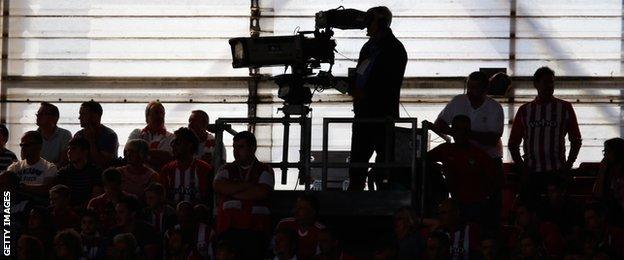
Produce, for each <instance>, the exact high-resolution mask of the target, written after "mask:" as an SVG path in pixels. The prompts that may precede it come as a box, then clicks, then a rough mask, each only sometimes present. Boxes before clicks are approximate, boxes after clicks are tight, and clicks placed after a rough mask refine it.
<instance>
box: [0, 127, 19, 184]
mask: <svg viewBox="0 0 624 260" xmlns="http://www.w3.org/2000/svg"><path fill="white" fill-rule="evenodd" d="M8 141H9V129H7V127H6V125H4V124H0V172H3V171H5V170H6V169H7V167H9V165H11V164H13V163H14V162H17V156H15V153H13V152H11V151H10V150H9V149H7V148H6V143H7V142H8Z"/></svg>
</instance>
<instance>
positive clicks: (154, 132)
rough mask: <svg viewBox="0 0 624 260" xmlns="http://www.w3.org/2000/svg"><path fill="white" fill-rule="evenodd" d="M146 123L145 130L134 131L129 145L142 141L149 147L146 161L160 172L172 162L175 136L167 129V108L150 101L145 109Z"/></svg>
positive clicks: (129, 138)
mask: <svg viewBox="0 0 624 260" xmlns="http://www.w3.org/2000/svg"><path fill="white" fill-rule="evenodd" d="M145 122H146V123H147V126H145V128H143V129H134V131H132V133H130V136H129V137H128V142H127V143H126V145H128V143H130V141H132V140H134V139H142V140H144V141H145V142H147V144H148V146H149V154H148V155H149V156H146V158H145V161H146V162H148V163H149V165H150V166H151V167H153V168H154V169H156V170H158V169H160V167H162V166H163V165H165V164H167V163H168V162H170V161H171V160H172V155H171V153H172V149H171V141H172V140H173V134H172V133H171V132H168V131H167V128H165V107H164V106H163V105H162V103H160V102H158V101H150V102H149V103H148V104H147V107H145Z"/></svg>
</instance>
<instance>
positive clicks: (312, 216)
mask: <svg viewBox="0 0 624 260" xmlns="http://www.w3.org/2000/svg"><path fill="white" fill-rule="evenodd" d="M319 208H320V203H319V201H318V199H317V198H316V196H314V194H312V193H304V194H302V195H301V196H299V197H298V198H297V201H296V202H295V219H296V220H297V222H299V223H300V224H301V225H304V226H311V225H314V222H315V221H316V216H317V215H318V212H319Z"/></svg>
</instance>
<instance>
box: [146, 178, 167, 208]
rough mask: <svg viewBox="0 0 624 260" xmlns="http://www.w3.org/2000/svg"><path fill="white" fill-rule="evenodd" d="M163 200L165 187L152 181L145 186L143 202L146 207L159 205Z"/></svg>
mask: <svg viewBox="0 0 624 260" xmlns="http://www.w3.org/2000/svg"><path fill="white" fill-rule="evenodd" d="M164 201H165V187H163V186H162V185H161V184H160V183H157V182H153V183H150V185H149V186H147V188H145V202H146V204H147V206H148V207H150V208H156V207H159V206H161V205H162V204H163V203H164Z"/></svg>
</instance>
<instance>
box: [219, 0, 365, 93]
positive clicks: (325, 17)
mask: <svg viewBox="0 0 624 260" xmlns="http://www.w3.org/2000/svg"><path fill="white" fill-rule="evenodd" d="M370 20H371V18H370V17H368V16H367V13H366V12H362V11H359V10H356V9H344V8H343V7H342V6H341V7H338V8H337V9H331V10H327V11H321V12H318V13H316V18H315V29H314V31H300V32H298V33H297V34H296V35H292V36H268V37H240V38H232V39H230V40H229V43H230V46H231V51H232V66H233V67H234V68H259V67H267V66H286V68H288V67H290V68H291V73H289V74H281V75H276V76H275V77H273V80H274V81H275V83H277V85H278V87H279V89H278V97H280V98H281V99H283V100H284V102H285V103H286V104H287V105H304V104H309V103H311V102H312V92H311V90H310V88H308V87H305V86H304V85H305V84H308V85H315V86H318V87H320V88H321V89H326V88H332V87H335V86H336V85H338V84H341V85H345V84H347V83H346V80H345V79H340V78H336V77H334V76H333V75H332V73H331V70H332V67H333V65H334V51H335V47H336V42H335V40H334V39H332V37H333V35H334V32H333V31H332V29H333V28H336V29H342V30H348V29H360V30H361V29H364V28H366V26H367V25H368V23H369V22H370ZM322 63H327V64H329V70H327V71H319V72H318V73H317V74H315V73H314V70H315V69H320V68H321V64H322Z"/></svg>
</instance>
